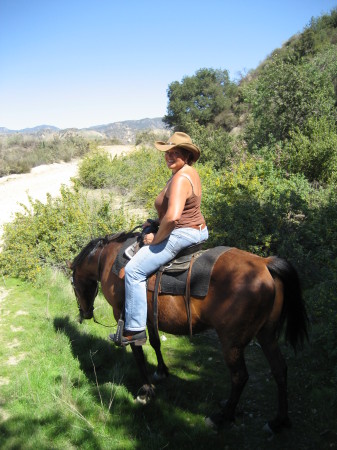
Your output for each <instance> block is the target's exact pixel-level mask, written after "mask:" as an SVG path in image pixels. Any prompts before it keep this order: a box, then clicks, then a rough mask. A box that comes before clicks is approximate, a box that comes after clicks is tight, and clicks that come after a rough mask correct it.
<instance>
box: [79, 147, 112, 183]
mask: <svg viewBox="0 0 337 450" xmlns="http://www.w3.org/2000/svg"><path fill="white" fill-rule="evenodd" d="M112 165H113V163H112V158H111V156H110V155H109V153H108V152H107V151H106V150H103V149H95V150H94V151H92V152H90V153H89V154H87V155H86V156H85V157H84V158H83V159H82V161H81V162H80V164H79V167H78V178H79V181H80V183H81V184H82V185H83V186H85V187H87V188H92V189H99V188H102V187H106V186H108V185H109V184H112V183H113V178H112Z"/></svg>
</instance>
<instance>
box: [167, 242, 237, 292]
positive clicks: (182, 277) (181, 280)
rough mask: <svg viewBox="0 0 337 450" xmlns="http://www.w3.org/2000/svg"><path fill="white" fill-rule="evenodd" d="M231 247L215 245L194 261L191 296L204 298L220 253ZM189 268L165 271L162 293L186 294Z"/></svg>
mask: <svg viewBox="0 0 337 450" xmlns="http://www.w3.org/2000/svg"><path fill="white" fill-rule="evenodd" d="M230 248H231V247H223V246H221V247H214V248H210V249H208V250H205V251H204V253H202V255H201V256H199V258H198V259H197V260H196V261H195V262H194V263H193V266H192V273H191V296H192V297H198V298H202V297H205V296H206V295H207V292H208V288H209V282H210V278H211V273H212V270H213V266H214V264H215V263H216V261H217V259H218V258H219V256H220V255H222V254H223V253H225V252H227V251H228V250H230ZM187 272H188V271H187V270H186V271H185V272H181V273H177V274H175V273H174V272H170V273H165V272H164V273H163V275H162V277H161V280H160V293H165V294H172V295H185V291H186V280H187Z"/></svg>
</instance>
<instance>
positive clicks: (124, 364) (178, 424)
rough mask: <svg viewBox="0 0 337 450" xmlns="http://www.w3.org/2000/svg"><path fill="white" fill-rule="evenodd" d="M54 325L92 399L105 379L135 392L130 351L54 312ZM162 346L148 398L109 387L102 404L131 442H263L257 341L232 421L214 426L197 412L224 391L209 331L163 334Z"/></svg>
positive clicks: (269, 409) (270, 412) (269, 410)
mask: <svg viewBox="0 0 337 450" xmlns="http://www.w3.org/2000/svg"><path fill="white" fill-rule="evenodd" d="M54 327H55V329H56V330H58V331H61V332H63V333H65V334H66V335H67V336H68V338H69V342H70V343H71V349H72V353H73V356H74V358H76V359H78V361H79V363H80V367H81V370H82V371H83V373H84V374H85V376H86V377H87V379H88V381H89V382H90V384H91V385H92V393H94V397H95V398H96V401H97V405H99V404H100V402H103V404H105V405H107V404H108V403H109V400H111V388H110V389H109V383H113V384H119V385H120V386H121V387H122V388H123V389H124V388H126V389H127V391H128V393H129V394H130V393H131V394H132V396H135V395H136V394H137V391H138V389H139V388H140V384H141V381H140V377H139V374H138V369H137V366H136V362H135V360H134V358H133V355H132V353H131V352H130V351H127V350H126V349H122V348H115V347H114V346H113V345H112V344H110V343H109V342H108V341H107V340H105V339H102V338H98V337H95V336H92V335H90V334H87V333H82V332H80V331H79V330H78V328H77V327H76V325H74V324H72V323H71V321H70V320H69V319H68V318H56V319H55V320H54ZM162 347H163V354H164V358H165V360H166V363H167V364H168V366H169V369H170V376H169V378H168V379H167V380H165V381H163V382H161V383H159V384H157V385H156V399H155V400H154V401H153V402H151V403H150V404H149V405H147V406H146V407H144V406H142V405H139V404H137V403H135V402H133V401H132V400H130V395H118V394H117V395H116V396H115V397H114V400H113V406H112V408H111V410H109V419H108V420H109V424H110V425H111V427H112V428H116V427H117V428H118V429H119V430H124V431H123V432H124V433H125V434H128V435H132V436H133V441H132V448H134V449H138V448H154V449H157V448H163V447H165V446H166V445H169V446H170V447H171V446H172V448H179V449H180V448H182V449H185V448H186V449H188V448H195V444H196V442H197V443H198V447H199V448H201V449H203V448H205V449H206V448H207V449H208V448H209V446H210V445H213V446H216V447H219V446H223V445H224V442H226V445H229V447H228V448H232V447H231V446H233V447H234V446H235V447H236V448H261V449H264V448H269V447H270V437H269V436H268V435H266V434H264V433H263V432H262V427H263V425H264V424H265V422H266V420H268V419H271V418H273V416H274V414H275V411H274V408H276V404H275V401H273V399H275V398H276V385H275V383H274V381H273V380H270V382H269V380H268V379H267V378H268V377H269V378H270V374H269V371H270V369H269V367H268V366H267V364H266V362H265V360H264V357H263V356H262V352H261V350H260V349H259V348H258V347H256V346H251V347H250V348H249V350H248V353H249V354H248V357H247V362H248V366H250V365H253V366H254V367H253V369H252V368H251V367H249V369H250V372H251V375H252V380H251V381H250V386H247V387H246V390H245V391H246V392H244V395H243V400H242V403H241V406H240V408H239V411H238V415H237V421H236V423H235V424H234V425H233V424H230V425H225V426H224V427H223V428H222V429H221V430H219V432H218V433H215V432H214V431H212V430H210V429H208V428H207V427H206V426H205V424H204V417H205V416H207V415H208V414H209V413H211V412H214V411H217V410H218V401H219V400H220V399H223V398H226V396H227V395H228V391H229V389H230V380H229V375H228V373H227V368H226V367H225V364H224V361H223V358H222V353H221V350H220V346H219V343H218V341H217V337H216V335H215V333H214V332H207V333H204V334H201V335H197V336H194V337H193V338H192V340H189V339H187V338H177V337H170V336H169V337H168V340H167V341H166V342H165V343H163V345H162ZM144 350H145V353H146V356H147V359H148V360H150V363H147V368H148V369H149V371H150V373H151V372H154V371H155V364H154V363H153V362H152V361H154V358H153V354H151V353H152V352H153V350H152V348H151V347H150V346H149V345H148V346H145V348H144ZM90 355H91V357H90ZM91 358H92V359H91ZM93 364H94V365H95V371H96V375H95V371H94V367H93ZM96 376H97V379H96ZM96 384H98V386H99V392H100V397H99V395H98V394H97V389H96ZM248 384H249V383H248ZM277 439H278V441H277V442H276V440H275V441H273V445H274V448H284V446H285V445H286V447H287V448H293V447H292V446H291V445H290V443H291V442H292V441H293V433H292V432H291V431H290V432H289V433H288V434H287V433H284V434H283V436H281V438H277ZM296 449H297V447H296Z"/></svg>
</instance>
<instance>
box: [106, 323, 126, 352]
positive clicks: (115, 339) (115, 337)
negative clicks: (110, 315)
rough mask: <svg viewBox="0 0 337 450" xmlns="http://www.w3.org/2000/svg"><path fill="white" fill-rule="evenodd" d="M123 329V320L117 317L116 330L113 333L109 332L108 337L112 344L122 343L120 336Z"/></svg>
mask: <svg viewBox="0 0 337 450" xmlns="http://www.w3.org/2000/svg"><path fill="white" fill-rule="evenodd" d="M123 331H124V320H122V319H119V320H118V322H117V330H116V333H115V334H109V339H111V340H112V341H113V342H114V344H116V345H119V346H121V345H122V336H123Z"/></svg>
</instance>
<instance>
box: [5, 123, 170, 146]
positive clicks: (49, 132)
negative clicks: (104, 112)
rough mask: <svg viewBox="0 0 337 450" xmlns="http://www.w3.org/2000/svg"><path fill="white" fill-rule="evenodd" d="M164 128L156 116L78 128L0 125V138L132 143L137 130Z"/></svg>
mask: <svg viewBox="0 0 337 450" xmlns="http://www.w3.org/2000/svg"><path fill="white" fill-rule="evenodd" d="M165 129H166V126H165V124H164V123H163V121H162V118H161V117H157V118H153V119H148V118H146V119H140V120H125V121H122V122H113V123H109V124H105V125H96V126H92V127H89V128H80V129H79V128H66V129H59V128H57V127H54V126H52V125H39V126H36V127H34V128H24V129H22V130H9V129H8V128H4V127H0V138H1V136H2V137H4V136H10V135H13V134H19V135H27V136H34V137H38V138H41V139H46V140H51V139H54V138H55V137H59V138H66V137H71V136H80V137H83V138H86V139H92V140H115V141H119V142H120V143H121V144H134V143H135V140H136V136H137V134H138V133H139V132H143V131H145V130H147V131H152V132H155V133H156V132H159V133H160V132H161V131H163V130H165Z"/></svg>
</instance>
